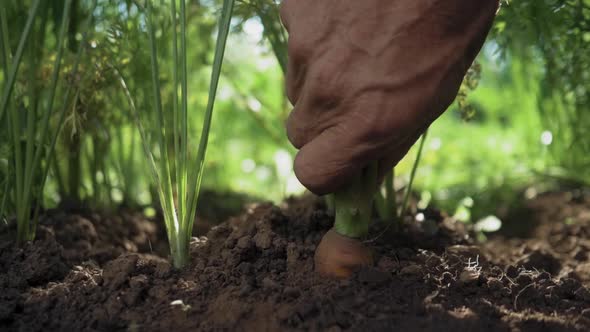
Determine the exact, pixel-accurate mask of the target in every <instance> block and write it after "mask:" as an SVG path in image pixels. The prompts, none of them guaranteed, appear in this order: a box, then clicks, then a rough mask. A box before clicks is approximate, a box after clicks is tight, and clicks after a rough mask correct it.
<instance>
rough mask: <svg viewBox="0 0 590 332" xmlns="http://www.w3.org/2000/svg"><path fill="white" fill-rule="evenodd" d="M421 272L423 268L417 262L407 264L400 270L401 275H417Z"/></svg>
mask: <svg viewBox="0 0 590 332" xmlns="http://www.w3.org/2000/svg"><path fill="white" fill-rule="evenodd" d="M420 273H422V268H421V267H420V266H419V265H416V264H412V265H408V266H405V267H403V268H402V269H401V271H400V274H401V275H415V274H420Z"/></svg>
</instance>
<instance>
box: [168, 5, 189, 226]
mask: <svg viewBox="0 0 590 332" xmlns="http://www.w3.org/2000/svg"><path fill="white" fill-rule="evenodd" d="M170 3H171V11H172V42H173V45H172V56H173V57H174V61H172V70H173V73H172V81H173V83H174V88H173V89H172V113H173V114H172V119H173V120H172V121H173V123H172V125H173V133H174V137H173V139H172V140H173V141H174V159H173V160H174V161H175V163H174V170H175V172H176V194H177V200H178V214H179V217H178V218H179V219H180V220H182V218H183V216H182V214H183V213H184V211H185V206H184V203H185V202H186V200H185V197H184V195H185V194H184V193H185V190H186V189H185V188H186V187H185V185H186V180H185V179H186V173H185V172H184V170H185V168H183V167H182V156H183V155H182V154H181V153H180V151H181V149H182V147H181V146H179V145H180V144H181V143H180V142H179V139H182V138H181V137H179V136H180V135H179V133H180V132H181V128H180V120H179V118H178V116H179V114H178V113H179V110H178V86H179V84H180V82H179V77H178V33H177V31H176V30H177V28H178V21H177V19H176V15H177V13H176V0H170ZM183 3H184V1H183Z"/></svg>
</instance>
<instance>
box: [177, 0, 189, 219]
mask: <svg viewBox="0 0 590 332" xmlns="http://www.w3.org/2000/svg"><path fill="white" fill-rule="evenodd" d="M186 53H187V51H186V3H185V0H180V59H179V60H180V66H181V69H180V70H181V84H180V85H181V88H180V89H181V103H182V104H181V112H182V116H181V120H180V124H181V126H182V136H181V137H182V138H181V141H180V151H181V153H182V163H181V166H180V169H181V172H182V178H181V179H180V180H181V182H180V183H181V186H180V189H181V190H180V191H179V192H178V193H177V194H178V201H179V202H182V205H183V207H182V209H181V211H182V214H183V216H182V218H181V219H180V220H181V222H182V223H186V216H185V212H186V211H185V208H186V206H185V205H186V204H185V202H186V194H187V193H186V186H187V175H186V174H187V171H188V83H187V73H188V68H187V63H186V61H187V59H186ZM182 227H183V228H185V226H184V225H183V226H182Z"/></svg>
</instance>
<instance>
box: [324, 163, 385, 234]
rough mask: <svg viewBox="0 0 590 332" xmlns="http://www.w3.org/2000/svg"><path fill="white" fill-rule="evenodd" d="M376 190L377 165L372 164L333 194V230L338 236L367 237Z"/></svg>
mask: <svg viewBox="0 0 590 332" xmlns="http://www.w3.org/2000/svg"><path fill="white" fill-rule="evenodd" d="M376 188H377V163H376V162H373V163H371V164H370V165H369V166H367V167H366V168H365V169H363V170H362V171H361V174H360V175H358V176H356V177H355V178H354V179H353V181H352V183H350V184H349V186H348V187H346V188H344V189H342V190H340V191H338V192H335V193H334V205H335V209H336V211H335V212H336V213H335V221H334V230H335V231H336V232H337V233H338V234H340V235H344V236H348V237H350V238H355V239H360V238H363V237H365V236H367V234H368V232H369V225H370V223H371V216H372V211H373V197H374V194H375V190H376Z"/></svg>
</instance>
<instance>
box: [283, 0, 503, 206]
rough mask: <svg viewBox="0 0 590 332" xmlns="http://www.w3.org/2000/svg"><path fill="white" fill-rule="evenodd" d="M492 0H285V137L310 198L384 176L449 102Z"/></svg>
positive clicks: (487, 21)
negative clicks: (371, 171)
mask: <svg viewBox="0 0 590 332" xmlns="http://www.w3.org/2000/svg"><path fill="white" fill-rule="evenodd" d="M497 8H498V0H363V1H359V0H284V1H283V3H282V4H281V18H282V20H283V23H284V25H285V27H286V28H287V30H288V31H289V64H288V70H287V79H286V80H287V82H286V84H287V95H288V98H289V100H290V101H291V103H292V104H293V105H294V108H293V111H292V112H291V114H290V116H289V118H288V120H287V136H288V138H289V140H290V141H291V143H292V144H293V145H294V146H295V147H296V148H298V149H300V151H299V152H298V154H297V156H296V158H295V165H294V168H295V174H296V175H297V177H298V179H299V180H300V181H301V183H302V184H303V185H305V186H306V187H307V188H308V189H310V190H311V191H312V192H315V193H317V194H325V193H329V192H334V191H336V190H338V189H340V188H341V187H342V186H343V185H345V184H346V183H347V182H349V179H350V178H351V177H353V176H355V175H356V174H358V172H360V170H361V169H362V168H363V167H365V166H366V165H368V164H369V163H370V162H373V161H378V162H379V175H380V176H383V175H384V174H385V173H387V172H388V171H389V170H391V168H393V167H394V166H395V165H396V164H397V163H398V162H399V160H400V159H401V158H403V156H404V155H405V154H406V153H407V152H408V150H409V149H410V147H411V146H412V145H413V144H414V143H415V142H416V140H417V139H418V138H419V137H420V135H421V134H422V133H423V132H424V131H425V130H426V129H427V128H428V126H430V124H431V123H432V122H433V121H434V120H435V119H436V118H438V117H439V116H440V115H441V114H442V113H443V112H444V110H445V109H446V108H447V107H448V106H449V105H450V104H451V103H452V101H453V100H454V98H455V96H456V95H457V92H458V89H459V86H460V85H461V81H462V80H463V77H464V75H465V73H466V72H467V70H468V69H469V66H470V65H471V63H472V62H473V60H474V58H475V56H476V55H477V53H478V52H479V50H480V49H481V47H482V45H483V43H484V41H485V38H486V35H487V33H488V31H489V30H490V27H491V25H492V21H493V19H494V16H495V13H496V11H497Z"/></svg>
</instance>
